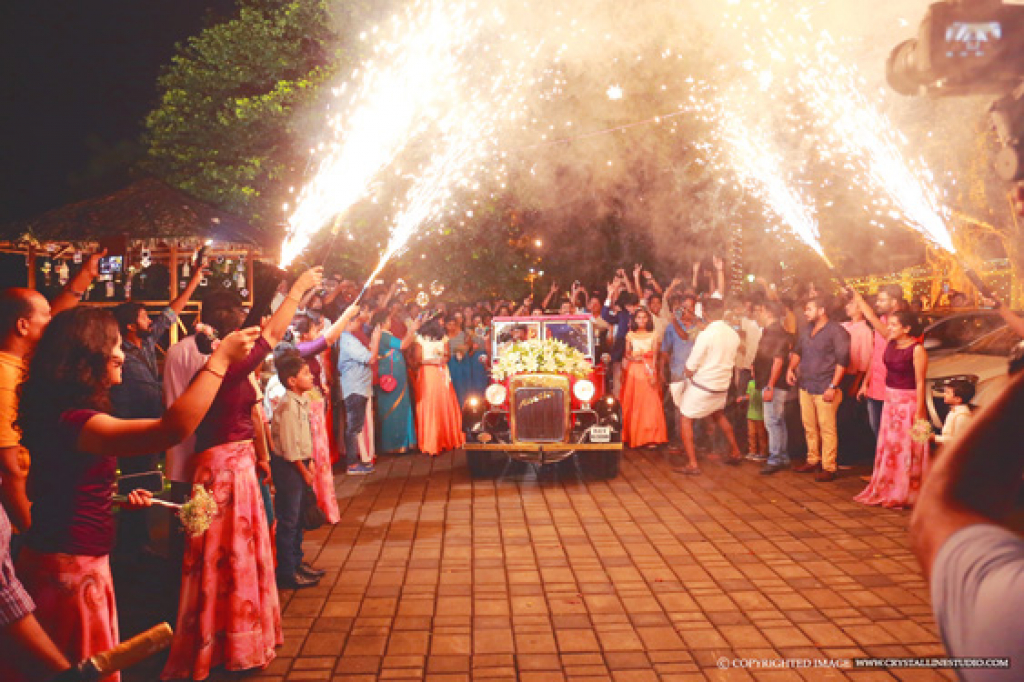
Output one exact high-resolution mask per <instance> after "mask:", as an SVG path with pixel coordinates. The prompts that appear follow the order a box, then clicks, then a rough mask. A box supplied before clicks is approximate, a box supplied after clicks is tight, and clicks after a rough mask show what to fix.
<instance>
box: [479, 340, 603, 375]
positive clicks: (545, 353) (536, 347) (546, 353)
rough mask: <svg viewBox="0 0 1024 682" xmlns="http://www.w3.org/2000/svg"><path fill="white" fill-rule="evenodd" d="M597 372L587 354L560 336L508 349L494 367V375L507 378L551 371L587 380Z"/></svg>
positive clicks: (522, 343) (523, 343) (516, 345)
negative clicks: (560, 339) (591, 374)
mask: <svg viewBox="0 0 1024 682" xmlns="http://www.w3.org/2000/svg"><path fill="white" fill-rule="evenodd" d="M593 371H594V368H593V366H592V365H591V364H590V362H589V361H588V360H587V359H586V357H584V355H583V353H581V352H579V351H578V350H576V349H575V348H573V347H572V346H569V345H568V344H566V343H563V342H561V341H559V340H557V339H530V340H529V341H519V342H517V343H515V344H513V345H512V347H511V348H510V349H508V350H506V351H505V352H504V353H503V354H502V356H501V358H499V359H498V362H497V363H496V364H495V365H494V367H493V368H491V376H492V377H493V378H495V379H497V380H498V381H504V380H505V379H508V378H509V377H513V376H515V375H517V374H526V373H532V372H548V373H557V374H571V375H572V376H574V377H576V378H577V379H585V378H587V377H588V376H590V373H591V372H593Z"/></svg>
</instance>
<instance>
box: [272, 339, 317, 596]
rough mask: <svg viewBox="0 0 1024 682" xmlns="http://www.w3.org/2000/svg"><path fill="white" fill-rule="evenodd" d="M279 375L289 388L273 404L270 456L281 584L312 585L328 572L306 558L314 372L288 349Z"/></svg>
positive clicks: (310, 482)
mask: <svg viewBox="0 0 1024 682" xmlns="http://www.w3.org/2000/svg"><path fill="white" fill-rule="evenodd" d="M275 364H276V367H277V378H278V380H279V381H280V382H281V384H282V385H283V386H284V387H285V388H286V389H287V392H286V393H285V395H284V397H283V398H282V399H281V401H280V402H279V403H278V405H277V408H276V409H275V410H274V417H273V420H272V421H271V433H272V434H273V441H274V456H273V457H271V459H270V465H271V469H272V471H273V472H274V485H275V487H276V488H277V495H276V497H275V498H274V512H275V513H276V515H277V584H278V587H281V588H283V589H297V588H302V587H313V586H314V585H317V584H319V582H320V579H321V578H322V577H323V576H324V572H323V571H321V570H318V569H314V568H313V567H312V566H310V565H309V564H307V563H306V562H305V561H303V559H302V523H301V520H300V519H299V512H300V510H301V509H302V496H303V494H304V491H305V490H306V489H307V488H313V474H312V472H311V471H310V469H309V467H310V464H311V463H312V462H311V460H312V458H313V431H312V428H311V424H310V396H309V392H310V390H311V389H312V388H313V383H314V382H313V373H312V372H311V371H310V369H309V365H308V364H307V363H306V361H305V360H303V359H302V358H301V357H300V356H299V354H298V353H297V352H295V351H292V352H288V353H285V354H284V355H283V356H282V357H281V358H280V359H279V360H278V361H277V362H276V363H275Z"/></svg>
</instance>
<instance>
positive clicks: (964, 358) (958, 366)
mask: <svg viewBox="0 0 1024 682" xmlns="http://www.w3.org/2000/svg"><path fill="white" fill-rule="evenodd" d="M1006 362H1007V360H1006V358H1003V357H999V356H998V355H981V354H977V353H953V354H952V355H944V356H942V357H939V358H935V359H934V360H931V361H930V362H929V363H928V378H929V379H938V378H941V377H948V376H954V375H957V374H973V375H974V376H976V377H978V381H979V382H983V381H987V380H989V379H992V378H994V377H997V376H999V375H1001V374H1002V375H1005V374H1006Z"/></svg>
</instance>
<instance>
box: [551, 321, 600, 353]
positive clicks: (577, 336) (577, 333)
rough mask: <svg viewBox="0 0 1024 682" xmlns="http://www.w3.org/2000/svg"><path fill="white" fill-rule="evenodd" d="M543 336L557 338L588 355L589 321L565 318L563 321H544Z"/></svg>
mask: <svg viewBox="0 0 1024 682" xmlns="http://www.w3.org/2000/svg"><path fill="white" fill-rule="evenodd" d="M544 338H547V339H557V340H558V341H561V342H562V343H564V344H566V345H567V346H570V347H572V348H575V349H576V350H578V351H579V352H581V353H583V355H585V356H586V357H588V358H589V357H590V355H591V353H590V341H591V334H590V321H589V320H565V321H563V322H545V323H544Z"/></svg>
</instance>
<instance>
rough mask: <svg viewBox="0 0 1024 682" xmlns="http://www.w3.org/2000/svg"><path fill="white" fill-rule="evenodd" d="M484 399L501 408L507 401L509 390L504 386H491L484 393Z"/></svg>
mask: <svg viewBox="0 0 1024 682" xmlns="http://www.w3.org/2000/svg"><path fill="white" fill-rule="evenodd" d="M484 397H485V398H486V399H487V402H488V403H490V404H491V405H492V406H494V407H500V406H501V405H504V404H505V400H506V399H507V398H508V389H506V388H505V386H504V385H503V384H491V385H490V386H488V387H487V390H486V391H485V392H484Z"/></svg>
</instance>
